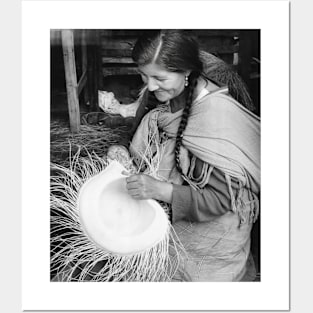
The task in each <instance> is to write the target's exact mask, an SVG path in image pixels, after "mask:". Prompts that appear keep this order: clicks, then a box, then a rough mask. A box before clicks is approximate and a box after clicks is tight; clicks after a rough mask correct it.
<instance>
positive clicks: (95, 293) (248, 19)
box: [22, 1, 289, 311]
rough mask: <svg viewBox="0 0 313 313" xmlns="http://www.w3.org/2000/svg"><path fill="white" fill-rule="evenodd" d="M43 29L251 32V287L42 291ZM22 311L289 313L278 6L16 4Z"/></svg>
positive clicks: (282, 6)
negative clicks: (256, 257)
mask: <svg viewBox="0 0 313 313" xmlns="http://www.w3.org/2000/svg"><path fill="white" fill-rule="evenodd" d="M107 12H109V14H108V13H107ZM192 17H193V18H192ZM52 28H100V29H101V28H102V29H112V28H117V29H126V28H199V29H214V28H215V29H252V28H255V29H261V62H262V69H261V118H262V119H261V152H262V154H261V160H262V165H261V175H262V199H261V201H262V223H261V252H262V253H261V265H262V276H261V280H262V281H261V282H260V283H123V284H121V283H90V282H89V283H56V282H53V283H51V282H50V279H49V274H50V264H49V253H50V250H49V249H50V246H49V230H50V226H49V214H50V211H49V174H50V173H49V149H50V146H49V145H50V124H49V123H50V120H49V118H50V98H49V97H50V29H52ZM39 143H40V144H39ZM34 155H35V156H36V157H34ZM22 307H23V310H109V311H111V310H288V309H289V2H288V1H250V2H248V1H220V2H218V1H58V2H56V1H44V2H39V1H23V3H22Z"/></svg>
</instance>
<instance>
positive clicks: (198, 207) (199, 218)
mask: <svg viewBox="0 0 313 313" xmlns="http://www.w3.org/2000/svg"><path fill="white" fill-rule="evenodd" d="M133 59H134V61H135V62H136V63H137V65H138V69H139V72H140V74H141V76H142V79H143V81H144V83H145V84H146V86H147V88H148V90H149V92H150V93H153V95H154V96H155V98H156V99H157V100H158V102H159V105H158V106H157V107H156V108H155V109H153V110H151V111H150V112H148V113H147V114H146V115H145V116H144V117H143V119H142V120H141V123H140V125H139V127H138V128H137V131H136V133H135V134H134V136H133V139H132V142H131V145H130V152H131V154H132V156H133V157H134V159H135V160H136V163H137V165H139V164H142V156H143V155H146V152H147V151H149V152H150V158H151V159H152V161H153V162H154V161H155V160H157V164H158V165H157V175H156V178H153V177H151V176H150V175H146V174H144V173H141V174H135V175H131V176H129V177H127V179H126V181H127V189H128V192H129V194H130V195H131V196H133V197H134V198H136V199H149V198H153V199H156V200H159V201H162V202H166V203H168V204H170V205H171V209H172V212H171V218H172V223H173V227H174V229H175V230H176V233H177V235H178V237H179V239H180V241H181V243H182V244H183V245H184V247H185V249H186V250H187V252H188V257H182V259H181V260H180V263H179V264H180V266H179V270H178V271H177V273H176V275H175V277H174V279H173V280H176V281H240V280H243V278H244V276H245V274H246V271H247V262H248V258H249V254H250V232H251V228H252V225H253V222H254V221H255V220H256V218H257V215H258V208H259V201H258V195H259V192H260V121H259V119H258V117H257V116H255V115H254V114H253V113H251V112H250V111H249V110H248V109H246V108H245V107H244V106H243V105H241V104H239V103H238V102H237V101H236V100H235V99H233V98H232V97H231V96H230V95H229V94H228V89H227V87H220V86H218V85H217V84H216V83H215V82H213V81H211V80H209V79H207V78H206V77H205V76H204V75H203V64H202V62H201V58H200V52H199V48H198V45H197V43H196V41H195V40H193V39H192V38H189V37H187V36H185V35H184V33H183V32H179V31H175V30H162V31H158V32H154V33H150V34H149V35H148V36H145V37H142V38H140V39H139V40H138V41H137V43H136V45H135V47H134V50H133Z"/></svg>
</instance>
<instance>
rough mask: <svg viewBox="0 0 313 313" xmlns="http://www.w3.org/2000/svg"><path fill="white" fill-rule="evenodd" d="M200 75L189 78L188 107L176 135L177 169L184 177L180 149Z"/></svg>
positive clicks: (192, 75) (186, 106)
mask: <svg viewBox="0 0 313 313" xmlns="http://www.w3.org/2000/svg"><path fill="white" fill-rule="evenodd" d="M198 76H199V75H195V74H190V76H189V86H188V87H187V88H188V92H187V94H186V105H185V108H184V111H183V113H182V118H181V120H180V124H179V127H178V131H177V135H176V144H175V160H176V168H177V170H178V172H179V173H180V174H182V175H183V171H182V168H181V166H180V163H179V154H180V148H181V146H182V141H183V132H184V130H185V129H186V126H187V122H188V117H189V112H190V108H191V104H192V101H193V93H194V90H195V88H196V86H197V78H198Z"/></svg>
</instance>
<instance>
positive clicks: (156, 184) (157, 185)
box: [126, 174, 173, 203]
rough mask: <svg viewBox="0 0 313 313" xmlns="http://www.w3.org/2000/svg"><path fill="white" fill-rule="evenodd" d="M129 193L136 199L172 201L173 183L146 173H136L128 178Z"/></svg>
mask: <svg viewBox="0 0 313 313" xmlns="http://www.w3.org/2000/svg"><path fill="white" fill-rule="evenodd" d="M126 188H127V190H128V193H129V194H130V195H131V196H132V197H133V198H135V199H138V200H143V199H155V200H159V201H163V202H167V203H171V202H172V194H173V185H172V184H171V183H167V182H164V181H160V180H157V179H155V178H153V177H151V176H149V175H146V174H134V175H131V176H129V177H127V178H126Z"/></svg>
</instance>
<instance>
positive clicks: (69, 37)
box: [61, 29, 80, 133]
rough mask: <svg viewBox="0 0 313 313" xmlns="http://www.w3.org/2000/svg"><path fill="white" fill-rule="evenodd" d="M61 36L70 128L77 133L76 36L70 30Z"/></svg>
mask: <svg viewBox="0 0 313 313" xmlns="http://www.w3.org/2000/svg"><path fill="white" fill-rule="evenodd" d="M61 34H62V49H63V58H64V69H65V80H66V91H67V102H68V111H69V118H70V127H71V131H72V132H73V133H77V132H79V129H80V113H79V99H78V92H77V74H76V65H75V54H74V35H73V31H72V30H68V29H67V30H62V31H61Z"/></svg>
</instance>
